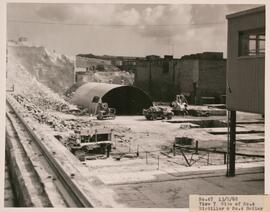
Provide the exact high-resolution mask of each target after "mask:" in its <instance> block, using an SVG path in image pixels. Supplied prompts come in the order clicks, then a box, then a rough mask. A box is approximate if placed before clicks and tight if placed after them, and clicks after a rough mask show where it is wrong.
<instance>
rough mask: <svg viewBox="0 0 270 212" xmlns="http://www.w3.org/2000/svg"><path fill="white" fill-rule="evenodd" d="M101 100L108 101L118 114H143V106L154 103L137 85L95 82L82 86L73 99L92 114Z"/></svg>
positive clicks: (72, 100)
mask: <svg viewBox="0 0 270 212" xmlns="http://www.w3.org/2000/svg"><path fill="white" fill-rule="evenodd" d="M99 101H102V102H107V103H108V105H109V107H113V108H115V109H116V113H117V114H118V115H119V114H121V115H135V114H141V113H142V109H143V108H148V107H150V106H151V105H152V101H151V98H150V97H149V96H148V95H147V94H146V93H145V92H144V91H142V90H140V89H139V88H137V87H134V86H125V85H115V84H107V83H95V82H89V83H86V84H83V85H82V86H80V87H79V88H78V89H77V90H76V91H75V93H74V95H73V97H72V99H71V102H72V103H74V104H76V105H79V106H82V107H84V108H88V111H89V112H90V113H91V114H96V108H97V105H98V102H99Z"/></svg>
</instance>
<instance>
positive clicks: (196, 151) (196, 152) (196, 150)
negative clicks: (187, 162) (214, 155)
mask: <svg viewBox="0 0 270 212" xmlns="http://www.w3.org/2000/svg"><path fill="white" fill-rule="evenodd" d="M198 147H199V145H198V141H197V140H196V149H195V154H198Z"/></svg>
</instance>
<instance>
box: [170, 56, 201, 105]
mask: <svg viewBox="0 0 270 212" xmlns="http://www.w3.org/2000/svg"><path fill="white" fill-rule="evenodd" d="M175 70H176V77H175V81H174V84H175V88H176V92H178V94H179V93H183V94H184V95H185V96H186V97H187V98H188V101H189V102H194V96H195V93H194V92H195V91H194V83H196V82H197V81H198V78H199V61H198V60H197V59H186V60H179V61H178V62H177V65H176V69H175Z"/></svg>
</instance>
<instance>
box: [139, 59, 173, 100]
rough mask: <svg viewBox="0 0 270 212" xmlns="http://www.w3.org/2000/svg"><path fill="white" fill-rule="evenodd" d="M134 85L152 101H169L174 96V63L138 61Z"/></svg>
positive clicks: (162, 60) (150, 60)
mask: <svg viewBox="0 0 270 212" xmlns="http://www.w3.org/2000/svg"><path fill="white" fill-rule="evenodd" d="M136 64H137V68H136V74H135V81H134V85H135V86H137V87H139V88H141V89H142V90H144V91H145V92H146V93H148V94H149V95H150V96H151V98H152V99H153V101H171V100H172V99H173V98H174V97H175V94H176V89H175V77H176V76H175V74H176V61H175V60H169V59H149V60H138V61H137V63H136Z"/></svg>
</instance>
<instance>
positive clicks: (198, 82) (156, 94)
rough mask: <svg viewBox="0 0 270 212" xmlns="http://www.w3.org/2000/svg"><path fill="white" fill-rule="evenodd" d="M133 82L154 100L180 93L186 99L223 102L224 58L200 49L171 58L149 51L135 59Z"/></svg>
mask: <svg viewBox="0 0 270 212" xmlns="http://www.w3.org/2000/svg"><path fill="white" fill-rule="evenodd" d="M136 64H137V68H136V72H135V73H136V74H135V82H134V85H135V86H137V87H139V88H141V89H143V90H144V91H145V92H147V93H148V94H149V95H150V96H151V97H152V99H153V100H154V101H169V102H170V101H172V100H173V99H174V98H175V96H176V94H180V93H183V94H185V96H186V97H187V99H188V100H189V102H190V103H195V104H201V103H225V102H224V101H225V99H224V98H225V93H226V60H225V59H223V54H222V53H216V52H204V53H200V54H192V55H187V56H183V57H182V58H181V59H174V58H173V56H170V55H165V56H164V58H160V57H159V56H155V55H150V56H147V57H146V58H145V59H140V60H138V61H137V63H136Z"/></svg>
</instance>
